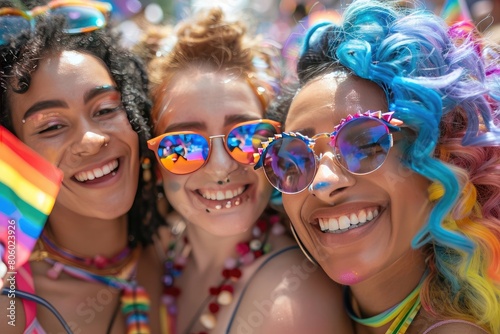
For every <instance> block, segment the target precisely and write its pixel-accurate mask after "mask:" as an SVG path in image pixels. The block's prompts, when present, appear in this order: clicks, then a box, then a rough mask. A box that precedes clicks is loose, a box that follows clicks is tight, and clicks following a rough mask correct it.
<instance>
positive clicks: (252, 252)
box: [164, 215, 284, 334]
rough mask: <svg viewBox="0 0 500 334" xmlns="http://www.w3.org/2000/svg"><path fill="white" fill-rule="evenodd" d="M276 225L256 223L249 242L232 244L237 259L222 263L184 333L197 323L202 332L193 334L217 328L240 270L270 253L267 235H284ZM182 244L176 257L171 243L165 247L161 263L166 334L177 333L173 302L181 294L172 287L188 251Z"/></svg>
mask: <svg viewBox="0 0 500 334" xmlns="http://www.w3.org/2000/svg"><path fill="white" fill-rule="evenodd" d="M279 221H280V218H279V216H278V215H273V216H270V217H269V218H268V219H267V220H265V219H259V220H258V221H257V222H256V224H255V227H254V229H253V230H252V235H253V238H252V239H251V240H250V241H247V242H239V243H237V244H236V247H235V250H236V253H237V254H238V256H237V257H236V258H233V257H229V258H228V259H227V260H226V261H225V264H224V268H223V269H222V271H221V281H220V282H219V283H218V284H217V285H216V286H211V287H210V288H209V291H208V296H207V298H205V300H204V301H203V302H202V303H201V305H200V307H199V309H198V311H197V312H196V313H195V315H194V317H193V320H192V321H191V323H190V324H189V326H188V329H187V330H186V332H187V333H192V331H191V329H192V328H193V327H194V326H195V325H196V324H197V323H198V322H200V323H201V324H202V325H203V327H204V328H205V329H206V331H203V332H198V333H194V334H207V333H208V331H210V330H211V329H213V328H215V326H216V325H217V318H216V316H217V313H218V312H219V310H220V308H221V307H224V306H227V305H229V304H231V302H232V301H233V293H234V286H233V284H234V283H235V282H237V281H238V280H239V279H240V278H241V276H242V269H243V267H245V266H248V265H250V264H251V263H253V262H254V261H255V260H256V259H257V258H259V257H261V256H263V255H264V254H267V253H269V252H270V251H271V246H270V244H269V243H268V237H269V232H271V233H272V234H275V235H279V234H282V233H283V232H284V228H283V226H282V225H281V224H279ZM182 240H183V241H184V247H183V248H182V250H181V252H180V253H177V252H176V250H177V249H178V248H179V247H178V245H177V243H176V242H175V241H174V242H172V243H171V244H170V245H169V249H168V252H167V259H166V261H165V275H164V284H165V289H164V303H165V304H166V307H167V312H168V315H169V332H168V333H170V334H174V333H176V331H177V330H176V322H175V320H176V316H177V306H176V299H177V297H178V296H179V295H180V293H181V291H180V289H179V288H178V287H176V286H175V285H174V283H175V280H176V278H178V277H179V276H181V274H182V271H183V269H184V268H185V266H186V263H187V259H188V257H189V253H190V251H191V245H190V244H189V241H188V240H187V238H186V237H182Z"/></svg>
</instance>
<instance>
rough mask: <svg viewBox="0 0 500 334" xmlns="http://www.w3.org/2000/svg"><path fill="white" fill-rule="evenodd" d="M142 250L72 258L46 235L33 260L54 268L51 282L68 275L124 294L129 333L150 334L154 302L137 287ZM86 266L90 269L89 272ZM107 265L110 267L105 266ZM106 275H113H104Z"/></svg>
mask: <svg viewBox="0 0 500 334" xmlns="http://www.w3.org/2000/svg"><path fill="white" fill-rule="evenodd" d="M47 241H49V242H47ZM140 250H141V249H140V248H139V247H137V248H135V249H133V250H131V249H130V248H129V247H126V249H124V250H122V251H121V252H119V253H118V254H117V255H116V256H114V257H112V258H110V259H107V258H104V257H102V256H101V257H94V258H85V257H81V256H77V255H74V254H71V253H70V252H69V251H68V250H65V249H62V248H60V247H59V246H58V245H56V244H55V242H54V241H52V240H50V239H49V238H48V237H47V236H45V237H44V236H43V235H42V238H40V239H39V241H38V249H37V251H35V252H34V253H33V256H32V260H37V261H40V260H43V261H45V262H47V263H48V264H50V265H51V266H52V268H50V269H49V270H48V271H47V276H48V277H49V278H51V279H54V280H55V279H57V278H58V277H59V275H60V273H61V272H64V273H66V274H67V275H69V276H71V277H74V278H77V279H80V280H83V281H87V282H94V283H100V284H104V285H107V286H109V287H112V288H115V289H118V290H120V291H121V295H120V301H121V311H122V313H123V314H124V316H125V319H126V327H127V332H126V333H127V334H150V333H151V330H150V328H149V317H148V315H149V308H150V299H149V296H148V295H147V293H146V291H145V289H144V288H143V287H141V286H139V285H137V282H136V280H135V275H136V269H137V260H138V258H139V256H140ZM96 258H100V259H103V260H102V261H101V260H100V261H99V262H98V263H99V265H97V264H96V263H95V261H94V260H95V259H96ZM86 263H89V264H90V265H89V266H87V267H86V268H85V264H86ZM103 263H106V265H105V266H102V265H101V264H103ZM103 271H105V272H111V273H113V274H103Z"/></svg>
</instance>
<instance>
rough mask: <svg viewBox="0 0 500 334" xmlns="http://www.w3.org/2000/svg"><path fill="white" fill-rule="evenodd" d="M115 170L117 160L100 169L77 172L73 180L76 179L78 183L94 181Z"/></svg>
mask: <svg viewBox="0 0 500 334" xmlns="http://www.w3.org/2000/svg"><path fill="white" fill-rule="evenodd" d="M116 168H118V160H113V161H111V162H109V163H107V164H105V165H104V166H102V167H99V168H94V169H93V170H87V171H82V172H78V173H76V174H75V179H77V180H78V181H80V182H85V181H87V180H95V179H98V178H100V177H103V176H104V175H108V174H109V173H111V172H112V171H114V170H115V169H116ZM115 174H116V173H114V172H113V174H112V175H115Z"/></svg>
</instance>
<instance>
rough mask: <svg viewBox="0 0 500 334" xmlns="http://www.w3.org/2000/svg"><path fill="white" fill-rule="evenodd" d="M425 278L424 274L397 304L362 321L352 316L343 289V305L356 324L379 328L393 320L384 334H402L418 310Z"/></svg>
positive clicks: (351, 310) (350, 306) (352, 312)
mask: <svg viewBox="0 0 500 334" xmlns="http://www.w3.org/2000/svg"><path fill="white" fill-rule="evenodd" d="M426 276H427V275H426V274H424V277H423V278H422V279H421V280H420V282H419V284H418V285H417V286H416V287H415V289H413V291H412V292H410V294H409V295H408V296H406V298H405V299H403V300H402V301H401V302H400V303H399V304H397V305H395V306H393V307H391V308H390V309H388V310H386V311H384V312H382V313H380V314H377V315H375V316H373V317H370V318H364V319H363V318H358V317H357V316H356V315H355V314H354V311H353V309H352V305H351V303H350V300H349V296H348V293H347V289H344V303H345V305H346V310H347V314H348V315H349V317H350V318H351V319H352V320H354V321H356V322H357V323H359V324H362V325H365V326H369V327H381V326H383V325H385V324H388V323H389V322H390V321H392V320H394V321H393V323H392V324H391V326H390V327H389V329H388V330H387V331H386V332H385V334H404V333H406V330H407V329H408V327H409V326H410V325H411V323H412V321H413V319H414V318H415V316H416V315H417V313H418V311H419V310H420V306H421V304H420V289H421V288H422V283H423V281H424V278H425V277H426Z"/></svg>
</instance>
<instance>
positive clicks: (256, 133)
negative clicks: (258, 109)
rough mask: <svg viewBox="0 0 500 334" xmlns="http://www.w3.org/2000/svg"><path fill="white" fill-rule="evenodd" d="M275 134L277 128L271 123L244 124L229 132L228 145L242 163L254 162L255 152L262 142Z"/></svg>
mask: <svg viewBox="0 0 500 334" xmlns="http://www.w3.org/2000/svg"><path fill="white" fill-rule="evenodd" d="M275 134H276V129H275V128H274V126H273V125H272V124H269V123H264V122H258V123H253V124H244V125H241V126H238V127H235V128H234V129H232V130H231V132H229V135H228V136H227V147H228V149H229V152H231V156H232V157H233V159H235V160H236V161H238V162H240V163H242V164H248V165H249V164H254V163H255V161H254V153H258V152H259V148H260V147H261V145H260V143H261V142H262V141H267V140H268V139H269V137H273V136H274V135H275Z"/></svg>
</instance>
